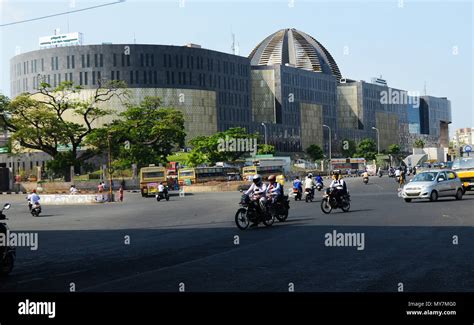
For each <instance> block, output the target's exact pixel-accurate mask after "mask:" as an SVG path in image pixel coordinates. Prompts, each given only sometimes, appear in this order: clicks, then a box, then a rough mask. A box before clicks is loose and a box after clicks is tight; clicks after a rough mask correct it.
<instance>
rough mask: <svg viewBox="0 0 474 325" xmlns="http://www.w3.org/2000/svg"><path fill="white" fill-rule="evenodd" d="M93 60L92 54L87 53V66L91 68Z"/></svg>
mask: <svg viewBox="0 0 474 325" xmlns="http://www.w3.org/2000/svg"><path fill="white" fill-rule="evenodd" d="M90 63H91V61H90V55H89V54H87V67H88V68H89V67H90V66H91V64H90Z"/></svg>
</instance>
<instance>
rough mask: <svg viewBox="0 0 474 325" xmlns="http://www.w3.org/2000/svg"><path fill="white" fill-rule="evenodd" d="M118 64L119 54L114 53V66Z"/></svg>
mask: <svg viewBox="0 0 474 325" xmlns="http://www.w3.org/2000/svg"><path fill="white" fill-rule="evenodd" d="M116 66H117V54H115V53H114V67H116Z"/></svg>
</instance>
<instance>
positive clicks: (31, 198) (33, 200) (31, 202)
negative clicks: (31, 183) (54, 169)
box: [27, 189, 40, 211]
mask: <svg viewBox="0 0 474 325" xmlns="http://www.w3.org/2000/svg"><path fill="white" fill-rule="evenodd" d="M27 200H28V206H29V208H30V211H31V209H32V207H34V206H35V205H37V204H38V205H39V201H40V197H39V195H38V194H36V189H33V191H31V194H30V195H28V198H27Z"/></svg>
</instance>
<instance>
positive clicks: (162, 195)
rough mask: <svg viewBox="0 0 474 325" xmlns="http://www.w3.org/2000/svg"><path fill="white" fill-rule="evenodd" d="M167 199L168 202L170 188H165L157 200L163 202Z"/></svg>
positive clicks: (157, 196)
mask: <svg viewBox="0 0 474 325" xmlns="http://www.w3.org/2000/svg"><path fill="white" fill-rule="evenodd" d="M163 199H165V200H166V201H169V200H170V195H169V194H168V187H167V186H165V188H164V189H163V192H158V193H156V200H157V201H158V202H160V201H161V200H163Z"/></svg>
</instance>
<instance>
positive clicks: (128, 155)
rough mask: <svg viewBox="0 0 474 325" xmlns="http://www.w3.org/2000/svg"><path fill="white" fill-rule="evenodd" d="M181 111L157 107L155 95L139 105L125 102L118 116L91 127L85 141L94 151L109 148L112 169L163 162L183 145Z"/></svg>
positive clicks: (157, 99) (184, 134)
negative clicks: (93, 129) (99, 125)
mask: <svg viewBox="0 0 474 325" xmlns="http://www.w3.org/2000/svg"><path fill="white" fill-rule="evenodd" d="M185 136H186V133H185V131H184V117H183V114H182V113H181V112H180V111H178V110H176V109H174V108H167V107H162V106H161V100H160V98H159V97H145V98H144V100H143V101H142V102H141V103H140V104H139V105H127V108H126V110H125V111H124V112H122V113H120V114H119V119H116V120H114V121H113V122H112V123H110V124H108V125H106V126H105V127H103V128H100V129H97V130H95V132H94V133H93V134H91V136H90V137H89V138H88V142H87V143H88V144H89V145H90V146H91V147H94V148H95V150H96V151H100V152H105V151H106V150H108V149H109V148H108V147H109V143H108V138H109V137H110V139H111V141H110V150H111V152H112V157H113V160H114V161H113V167H114V168H115V169H127V168H130V166H131V165H132V164H136V165H137V166H138V168H140V167H143V166H147V165H149V164H157V163H166V162H167V157H168V156H169V155H170V154H171V152H172V151H173V150H174V149H176V148H177V147H182V146H183V145H184V139H185Z"/></svg>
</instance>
